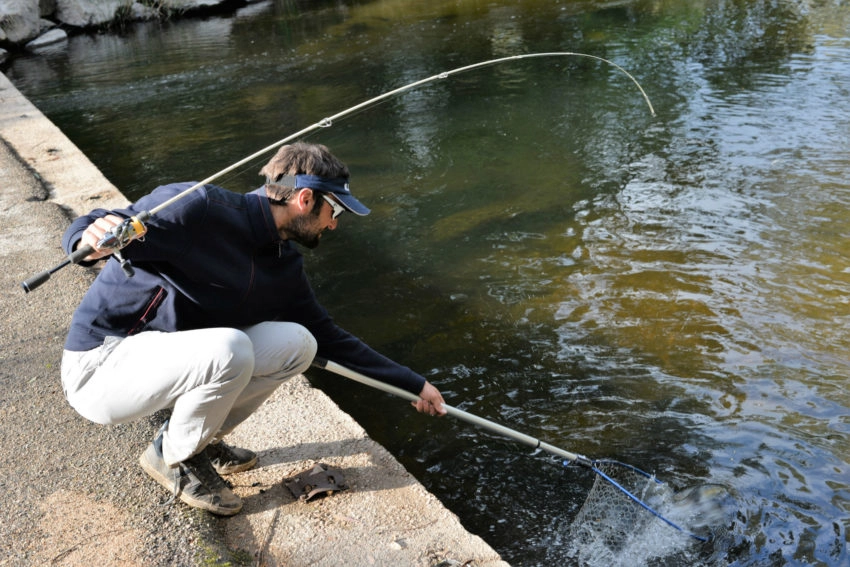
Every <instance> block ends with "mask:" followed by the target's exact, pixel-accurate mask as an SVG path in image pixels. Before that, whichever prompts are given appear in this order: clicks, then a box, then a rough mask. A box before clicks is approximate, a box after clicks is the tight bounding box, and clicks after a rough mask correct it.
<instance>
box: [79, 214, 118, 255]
mask: <svg viewBox="0 0 850 567" xmlns="http://www.w3.org/2000/svg"><path fill="white" fill-rule="evenodd" d="M123 222H124V219H123V218H121V217H119V216H116V215H106V216H105V217H101V218H99V219H97V220H96V221H94V222H93V223H91V224H90V225H89V226H88V228H87V229H86V230H85V232H83V236H82V238H81V239H80V242H79V243H78V244H77V248H80V247H81V246H85V245H88V246H91V247H92V248H93V249H94V252H92V253H91V254H89V255H88V256H86V258H85V259H86V260H87V261H91V260H99V259H101V258H104V257H106V256H109V255H110V254H112V249H111V248H104V249H103V250H100V249H98V247H97V243H98V242H100V240H101V239H102V238H103V235H104V234H106V233H107V232H109V231H110V230H111V229H112V227H114V226H118V225H119V224H121V223H123Z"/></svg>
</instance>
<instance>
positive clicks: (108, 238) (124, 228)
mask: <svg viewBox="0 0 850 567" xmlns="http://www.w3.org/2000/svg"><path fill="white" fill-rule="evenodd" d="M541 57H584V58H587V59H593V60H595V61H600V62H602V63H605V64H607V65H610V66H612V67H614V68H615V69H617V70H618V71H620V72H622V73H623V74H624V75H626V77H628V78H629V79H630V80H631V81H632V83H634V85H635V86H636V87H637V89H638V90H639V91H640V94H641V95H642V96H643V99H644V101H646V105H647V106H648V107H649V112H650V114H652V116H653V117H654V116H655V109H654V108H653V107H652V102H650V100H649V97H648V96H647V94H646V92H645V91H644V90H643V87H641V86H640V83H638V82H637V79H635V78H634V77H633V76H632V75H631V74H630V73H629V72H628V71H626V70H625V69H623V68H622V67H621V66H619V65H617V64H616V63H614V62H612V61H609V60H608V59H604V58H602V57H598V56H596V55H588V54H586V53H576V52H572V51H554V52H544V53H525V54H522V55H511V56H509V57H500V58H498V59H489V60H487V61H481V62H479V63H473V64H472V65H465V66H463V67H457V68H455V69H452V70H450V71H443V72H441V73H437V74H436V75H431V76H430V77H426V78H424V79H420V80H418V81H414V82H412V83H408V84H407V85H404V86H402V87H398V88H396V89H393V90H390V91H387V92H385V93H383V94H380V95H378V96H376V97H373V98H370V99H368V100H366V101H363V102H361V103H359V104H356V105H354V106H352V107H350V108H347V109H345V110H343V111H342V112H338V113H336V114H334V115H332V116H328V117H326V118H322V119H321V120H319V121H318V122H316V123H314V124H312V125H310V126H307V127H306V128H304V129H302V130H299V131H298V132H295V133H294V134H290V135H289V136H287V137H285V138H283V139H281V140H278V141H277V142H275V143H273V144H271V145H269V146H266V147H265V148H263V149H261V150H258V151H256V152H254V153H253V154H251V155H249V156H247V157H245V158H243V159H241V160H239V161H237V162H236V163H234V164H232V165H229V166H228V167H225V168H224V169H222V170H221V171H218V172H216V173H214V174H212V175H210V176H209V177H207V178H206V179H204V180H202V181H199V182H198V183H196V184H194V185H192V186H191V187H189V188H187V189H186V190H184V191H183V192H181V193H179V194H177V195H175V196H174V197H172V198H171V199H168V200H167V201H165V202H163V203H160V204H159V205H157V206H156V207H154V208H152V209H150V210H149V211H143V212H141V213H139V214H138V215H136V216H134V217H131V218H129V219H126V220H125V221H124V222H123V223H122V224H120V225H118V226H116V227H114V228H113V229H111V230H110V231H109V232H108V233H107V234H106V235H104V237H103V238H102V239H101V240H100V241H99V242H98V244H97V249H98V250H103V249H110V250H112V251H113V255H115V256H116V259H118V260H119V261H120V262H121V266H122V268H124V272H125V273H126V274H127V276H128V277H131V276H132V275H133V270H132V267H131V266H130V264H129V262H127V261H126V260H124V259H123V258H121V255H120V253H118V251H119V250H120V249H121V248H124V247H125V246H127V245H128V244H129V243H130V242H131V241H132V240H134V239H136V238H139V237H140V236H142V235H144V233H145V231H146V230H147V229H146V227H145V224H144V223H145V222H146V221H147V220H149V219H150V218H151V217H153V216H154V215H156V214H157V213H158V212H160V211H161V210H163V209H165V208H166V207H169V206H171V205H173V204H174V203H176V202H177V201H179V200H181V199H183V198H184V197H186V196H188V195H189V194H191V193H193V192H194V191H197V190H198V189H200V188H201V187H203V186H204V185H207V184H208V183H212V182H213V181H215V180H216V179H218V178H219V177H221V176H222V175H226V174H228V173H230V172H232V171H234V170H235V169H237V168H239V167H241V166H243V165H245V164H247V163H249V162H251V161H253V160H255V159H257V158H259V157H261V156H262V155H264V154H266V153H268V152H271V151H272V150H276V149H277V148H279V147H280V146H282V145H284V144H286V143H287V142H291V141H292V140H295V139H296V138H299V137H301V136H304V135H306V134H309V133H311V132H313V131H315V130H318V129H320V128H330V127H331V126H333V125H334V122H335V121H337V120H340V119H341V118H345V117H346V116H349V115H351V114H353V113H355V112H358V111H360V110H364V109H366V108H369V107H371V106H374V105H375V104H377V103H379V102H382V101H385V100H387V99H390V98H393V97H395V96H398V95H400V94H402V93H404V92H407V91H410V90H412V89H415V88H417V87H421V86H422V85H426V84H428V83H432V82H434V81H439V80H442V79H447V78H449V77H451V76H453V75H457V74H459V73H464V72H466V71H472V70H474V69H480V68H482V67H489V66H493V65H498V64H500V63H505V62H509V61H519V60H523V59H532V58H541ZM94 251H95V249H94V248H92V247H91V246H89V245H85V246H82V247H81V248H79V249H77V250H75V251H74V252H73V253H71V254H69V255H68V257H67V258H65V260H64V261H62V262H60V263H59V264H57V265H55V266H53V267H52V268H50V269H48V270H45V271H43V272H41V273H38V274H36V275H34V276H32V277H30V278H29V279H27V280H26V281H24V282H22V283H21V287H23V289H24V292H26V293H29V292H30V291H32V290H34V289H36V288H37V287H39V286H41V285H42V284H43V283H44V282H46V281H47V280H49V279H50V276H51V275H52V274H54V273H56V272H57V271H59V270H61V269H62V268H64V267H65V266H68V265H69V264H79V263H80V262H82V261H83V260H85V258H86V257H87V256H88V255H89V254H91V253H92V252H94Z"/></svg>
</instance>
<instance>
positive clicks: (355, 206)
mask: <svg viewBox="0 0 850 567" xmlns="http://www.w3.org/2000/svg"><path fill="white" fill-rule="evenodd" d="M333 195H334V197H336V198H337V200H338V201H339V202H340V203H342V206H343V207H345V208H346V209H347V210H349V211H351V212H352V213H354V214H355V215H358V216H361V217H365V216H366V215H368V214H369V213H371V212H372V211H370V210H369V208H368V207H367V206H366V205H364V204H363V203H361V202H360V201H358V200H357V199H355V198H354V196H352V195H351V193H337V192H336V191H334V192H333Z"/></svg>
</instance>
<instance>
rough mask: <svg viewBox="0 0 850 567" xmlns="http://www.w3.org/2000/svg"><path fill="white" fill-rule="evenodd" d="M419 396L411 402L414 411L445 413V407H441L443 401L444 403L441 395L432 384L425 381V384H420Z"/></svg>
mask: <svg viewBox="0 0 850 567" xmlns="http://www.w3.org/2000/svg"><path fill="white" fill-rule="evenodd" d="M419 397H420V398H421V399H420V400H417V401H415V402H411V404H412V405H413V407H415V408H416V411H418V412H419V413H427V414H430V415H439V416H443V415H446V408H444V407H443V403H445V400H443V395H442V394H441V393H440V391H439V390H438V389H437V388H435V387H434V385H433V384H431V383H430V382H428V381H426V382H425V385H424V386H422V391H421V392H419Z"/></svg>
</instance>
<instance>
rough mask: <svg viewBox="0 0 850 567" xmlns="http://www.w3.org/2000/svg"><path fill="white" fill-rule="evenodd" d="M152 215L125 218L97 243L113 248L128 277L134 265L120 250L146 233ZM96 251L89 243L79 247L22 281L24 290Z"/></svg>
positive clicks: (100, 246) (130, 275)
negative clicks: (61, 259)
mask: <svg viewBox="0 0 850 567" xmlns="http://www.w3.org/2000/svg"><path fill="white" fill-rule="evenodd" d="M150 216H151V215H150V213H149V212H148V211H144V212H142V213H140V214H138V215H136V216H134V217H131V218H129V219H125V220H124V222H122V223H121V224H119V225H117V226H114V227H113V228H112V229H111V230H109V231H107V232H106V234H104V235H103V238H101V239H100V241H99V242H98V243H97V248H98V250H104V249H109V250H112V254H113V256H115V258H116V259H117V260H118V261H119V262H121V268H122V269H123V270H124V273H125V274H127V277H132V276H133V267H132V266H131V265H130V262H129V261H128V260H127V259H125V258H124V257H123V256H122V255H121V252H120V250H121V249H122V248H124V247H125V246H127V245H128V244H129V243H130V241H132V240H134V239H136V238H139V237H141V236H142V235H144V234H145V232H146V230H147V229H146V228H145V224H144V221H146V220H148V219H149V218H150ZM94 251H95V250H94V248H92V247H91V246H89V245H88V244H86V245H85V246H82V247H80V248H77V249H76V250H74V252H72V253H71V254H69V255H68V257H67V258H65V260H63V261H62V262H60V263H58V264H56V265H55V266H53V267H52V268H50V269H48V270H45V271H43V272H41V273H38V274H36V275H34V276H32V277H31V278H29V279H27V280H25V281H23V282H21V287H22V288H24V292H26V293H29V292H31V291H32V290H34V289H35V288H37V287H38V286H40V285H41V284H43V283H44V282H46V281H47V280H49V279H50V276H51V274H53V273H55V272H57V271H59V270H61V269H62V268H64V267H65V266H67V265H68V264H79V263H80V262H82V261H83V260H85V259H86V258H87V257H88V255H89V254H91V253H92V252H94Z"/></svg>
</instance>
